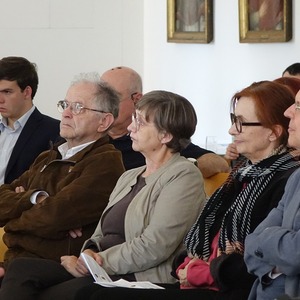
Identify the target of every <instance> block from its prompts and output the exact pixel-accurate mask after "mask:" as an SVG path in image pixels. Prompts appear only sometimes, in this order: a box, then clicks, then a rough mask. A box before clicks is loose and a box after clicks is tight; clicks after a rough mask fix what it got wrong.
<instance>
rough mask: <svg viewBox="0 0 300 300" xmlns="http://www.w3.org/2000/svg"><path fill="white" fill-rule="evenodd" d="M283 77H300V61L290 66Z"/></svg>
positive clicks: (283, 73)
mask: <svg viewBox="0 0 300 300" xmlns="http://www.w3.org/2000/svg"><path fill="white" fill-rule="evenodd" d="M282 76H283V77H297V78H300V63H294V64H292V65H290V66H288V67H287V68H286V69H285V70H284V71H283V72H282Z"/></svg>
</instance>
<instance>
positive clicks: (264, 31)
mask: <svg viewBox="0 0 300 300" xmlns="http://www.w3.org/2000/svg"><path fill="white" fill-rule="evenodd" d="M239 26H240V28H239V29H240V42H241V43H267V42H286V41H289V40H290V39H291V38H292V0H239Z"/></svg>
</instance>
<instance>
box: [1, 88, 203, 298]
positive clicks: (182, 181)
mask: <svg viewBox="0 0 300 300" xmlns="http://www.w3.org/2000/svg"><path fill="white" fill-rule="evenodd" d="M196 124H197V116H196V113H195V110H194V108H193V106H192V105H191V103H190V102H189V101H188V100H187V99H185V98H184V97H182V96H180V95H177V94H174V93H171V92H166V91H153V92H150V93H147V94H145V95H144V96H143V97H142V98H141V100H140V101H139V102H138V103H137V104H136V110H135V112H134V114H133V115H132V123H131V124H130V125H129V127H128V130H129V131H130V137H131V139H132V148H133V149H134V150H135V151H140V152H141V153H142V154H143V155H144V156H145V160H146V165H145V166H142V167H139V168H136V169H132V170H129V171H127V172H125V173H124V174H123V175H122V176H121V177H120V178H119V180H118V182H117V184H116V186H115V188H114V190H113V192H112V194H111V195H110V198H109V203H108V205H107V207H106V208H105V210H104V212H103V214H102V216H101V219H100V221H99V224H98V226H97V228H96V230H95V232H94V234H93V235H92V237H91V238H90V239H88V240H87V241H86V242H85V244H84V246H83V248H82V251H83V252H84V253H85V254H87V255H90V256H92V257H93V258H94V259H95V260H96V262H97V263H98V264H99V265H101V266H102V267H103V268H104V269H105V270H106V272H107V273H108V274H109V275H110V276H111V278H112V279H120V278H123V279H127V280H129V281H144V280H147V281H152V282H158V283H163V282H167V283H172V282H175V281H176V280H175V278H173V277H172V276H171V274H170V269H171V265H172V261H173V259H174V257H175V256H176V255H177V254H178V253H179V252H181V251H182V249H183V245H182V240H183V238H184V236H185V235H186V233H187V232H188V230H189V228H190V227H191V226H192V224H193V222H194V221H195V220H196V218H197V215H198V214H199V212H200V211H201V209H202V207H203V205H204V201H205V194H204V190H203V179H202V176H201V173H200V171H199V169H198V168H197V167H196V166H195V165H194V164H193V163H191V162H190V161H189V160H187V159H186V158H184V157H182V156H181V155H180V151H181V150H182V149H183V148H184V147H186V146H187V145H188V144H189V143H190V139H191V136H192V135H193V134H194V132H195V129H196ZM101 184H102V183H101V182H99V185H101ZM85 200H87V203H86V205H87V206H88V205H89V204H88V200H89V199H82V201H85ZM74 209H76V207H74ZM70 229H72V228H70ZM73 229H74V228H73ZM74 231H75V229H74ZM75 235H76V234H75ZM89 284H91V287H92V288H93V287H95V286H96V285H95V284H93V278H92V276H91V275H90V274H89V272H88V270H87V268H86V266H85V264H84V262H83V260H82V259H81V258H77V257H75V256H63V257H62V258H61V264H59V263H57V262H54V261H50V260H46V259H31V258H20V259H15V260H14V261H13V262H12V263H11V265H10V266H9V268H8V270H7V272H6V275H5V277H4V279H3V282H2V286H1V289H0V298H1V300H5V299H20V300H21V299H30V300H32V299H51V300H53V299H73V297H74V295H75V293H76V291H77V290H78V289H80V288H81V287H83V286H86V285H89ZM88 287H90V286H88Z"/></svg>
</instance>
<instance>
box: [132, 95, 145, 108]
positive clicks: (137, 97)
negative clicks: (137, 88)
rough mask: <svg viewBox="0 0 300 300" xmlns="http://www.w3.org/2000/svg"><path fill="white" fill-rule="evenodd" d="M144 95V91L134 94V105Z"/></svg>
mask: <svg viewBox="0 0 300 300" xmlns="http://www.w3.org/2000/svg"><path fill="white" fill-rule="evenodd" d="M142 97H143V94H142V93H136V94H135V95H134V98H133V103H134V105H136V104H137V103H138V102H139V101H140V99H141V98H142Z"/></svg>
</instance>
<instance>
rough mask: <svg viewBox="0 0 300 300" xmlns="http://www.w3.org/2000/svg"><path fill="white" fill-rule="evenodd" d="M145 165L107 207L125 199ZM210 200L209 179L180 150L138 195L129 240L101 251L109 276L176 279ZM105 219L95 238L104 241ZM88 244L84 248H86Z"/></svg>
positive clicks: (128, 222) (122, 182)
mask: <svg viewBox="0 0 300 300" xmlns="http://www.w3.org/2000/svg"><path fill="white" fill-rule="evenodd" d="M144 169H145V166H143V167H140V168H136V169H132V170H129V171H127V172H125V173H124V174H123V175H122V176H121V177H120V179H119V180H118V182H117V185H116V187H115V189H114V190H113V192H112V194H111V196H110V200H109V204H108V206H107V207H106V209H105V210H104V213H103V214H105V211H107V210H108V209H109V208H110V207H112V206H113V205H114V204H116V203H117V202H118V201H120V200H121V199H122V198H123V197H124V196H125V195H126V194H128V192H129V191H130V189H131V187H132V186H133V185H135V183H136V182H137V177H138V176H139V175H140V174H141V173H143V171H144ZM204 201H205V193H204V188H203V178H202V175H201V173H200V171H199V169H198V168H197V167H195V166H194V164H192V163H191V162H189V161H188V160H187V159H186V158H184V157H181V156H180V155H179V154H176V155H174V157H173V158H171V159H170V160H169V161H168V162H167V163H166V164H165V165H164V166H162V167H161V168H160V169H158V170H157V171H156V172H155V173H154V174H152V175H150V176H148V177H147V178H146V186H145V187H144V188H142V190H141V191H140V192H139V193H138V194H137V195H136V196H135V197H134V198H133V200H132V202H131V203H130V205H129V206H128V209H127V212H126V215H125V238H126V242H125V243H123V244H120V245H116V246H114V247H111V248H109V249H107V250H105V251H101V249H99V247H98V249H99V251H100V252H99V254H100V255H101V257H102V258H103V261H104V263H103V267H104V268H105V270H106V271H107V272H108V274H110V275H113V274H127V273H134V274H135V277H136V279H137V280H138V281H142V280H149V281H152V282H156V283H162V282H165V283H171V282H174V281H175V279H174V278H173V277H172V276H171V275H170V272H171V265H172V261H173V258H174V256H175V255H176V254H177V253H178V252H179V251H180V250H182V247H183V243H182V241H183V238H184V236H185V235H186V233H187V232H188V230H189V229H190V227H191V226H192V224H193V223H194V222H195V220H196V218H197V216H198V214H199V212H200V210H201V209H202V207H203V205H204ZM101 238H102V230H101V219H100V222H99V224H98V226H97V228H96V230H95V233H94V234H93V236H92V237H91V239H90V240H88V241H86V243H85V245H86V244H87V243H88V244H90V243H91V242H94V243H95V244H97V245H99V241H100V240H101ZM85 245H84V247H83V249H84V248H85Z"/></svg>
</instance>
